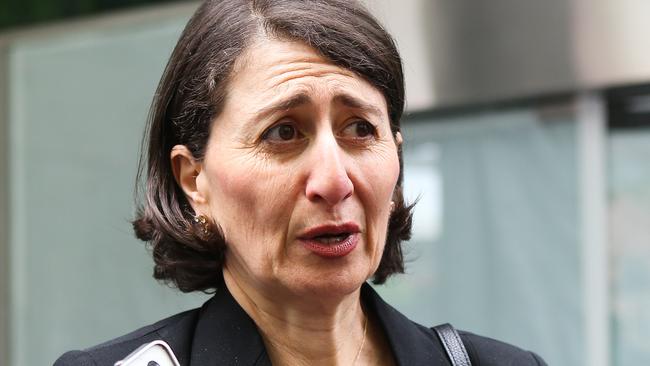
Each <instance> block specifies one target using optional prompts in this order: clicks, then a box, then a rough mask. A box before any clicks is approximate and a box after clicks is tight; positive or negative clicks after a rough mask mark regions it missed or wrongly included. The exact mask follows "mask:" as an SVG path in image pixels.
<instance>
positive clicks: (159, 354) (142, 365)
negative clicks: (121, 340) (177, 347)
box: [115, 340, 180, 366]
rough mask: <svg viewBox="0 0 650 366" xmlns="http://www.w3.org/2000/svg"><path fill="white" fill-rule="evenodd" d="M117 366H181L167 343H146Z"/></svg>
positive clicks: (116, 365)
mask: <svg viewBox="0 0 650 366" xmlns="http://www.w3.org/2000/svg"><path fill="white" fill-rule="evenodd" d="M115 366H180V364H179V363H178V360H177V359H176V356H175V355H174V352H172V349H171V348H170V347H169V345H168V344H167V343H165V341H161V340H157V341H153V342H150V343H145V344H143V345H142V346H140V347H138V348H137V349H136V350H135V351H133V352H131V354H129V355H128V356H126V358H124V359H123V360H121V361H117V362H116V363H115Z"/></svg>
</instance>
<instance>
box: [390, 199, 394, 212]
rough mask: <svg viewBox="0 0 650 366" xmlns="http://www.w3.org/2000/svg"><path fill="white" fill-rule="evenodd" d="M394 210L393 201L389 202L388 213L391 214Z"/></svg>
mask: <svg viewBox="0 0 650 366" xmlns="http://www.w3.org/2000/svg"><path fill="white" fill-rule="evenodd" d="M394 209H395V201H390V212H393V210H394Z"/></svg>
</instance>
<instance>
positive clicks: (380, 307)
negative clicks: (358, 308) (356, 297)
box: [361, 283, 451, 366]
mask: <svg viewBox="0 0 650 366" xmlns="http://www.w3.org/2000/svg"><path fill="white" fill-rule="evenodd" d="M361 300H362V301H363V304H364V306H365V307H366V310H368V311H370V312H372V313H374V314H375V315H376V316H377V318H378V319H379V323H380V325H381V326H382V328H383V330H384V334H386V338H387V339H388V343H389V344H390V347H391V349H392V351H393V356H394V357H395V361H396V362H397V365H398V366H424V365H426V366H451V365H450V364H449V361H448V360H447V356H446V353H445V351H444V349H443V348H442V345H441V344H440V342H439V341H438V338H437V336H436V335H435V334H434V333H433V331H432V330H431V329H430V328H426V327H423V326H421V325H419V324H417V323H414V322H412V321H411V320H410V319H408V318H407V317H406V316H404V315H403V314H402V313H400V312H399V311H397V310H395V308H393V307H392V306H390V305H388V304H387V303H386V302H385V301H384V300H383V299H382V298H381V297H380V296H379V295H378V294H377V292H375V290H374V289H373V288H372V287H371V286H370V285H369V284H367V283H365V284H363V286H362V287H361Z"/></svg>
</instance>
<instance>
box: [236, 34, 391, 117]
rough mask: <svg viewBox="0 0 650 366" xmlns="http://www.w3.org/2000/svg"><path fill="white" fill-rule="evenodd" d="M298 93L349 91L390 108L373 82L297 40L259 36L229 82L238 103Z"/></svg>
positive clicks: (239, 62) (357, 96) (370, 102)
mask: <svg viewBox="0 0 650 366" xmlns="http://www.w3.org/2000/svg"><path fill="white" fill-rule="evenodd" d="M296 93H301V94H307V95H310V94H311V95H321V94H323V93H325V94H331V96H332V97H334V96H340V95H341V94H349V96H351V97H354V98H355V99H359V100H363V101H365V102H366V103H368V104H374V105H376V106H377V107H378V108H380V109H381V110H383V111H386V102H385V99H384V97H383V94H382V93H381V92H380V91H379V90H377V89H376V88H375V87H374V86H372V85H371V84H370V83H369V82H367V81H366V80H365V79H363V78H362V77H360V76H358V75H357V74H355V73H354V72H352V71H351V70H348V69H345V68H343V67H340V66H338V65H336V64H334V63H332V62H331V61H330V60H328V59H327V58H325V57H323V56H322V55H320V54H319V53H318V52H317V51H316V50H314V49H313V48H311V47H309V46H308V45H306V44H304V43H301V42H297V41H284V40H275V39H268V38H261V39H258V40H257V41H256V42H254V43H253V44H252V45H251V46H249V47H247V49H246V51H245V52H244V53H243V54H242V55H241V56H240V57H239V58H238V60H237V62H236V64H235V67H234V69H233V73H232V75H231V79H230V83H229V85H228V95H229V98H228V99H231V100H236V101H237V103H238V104H240V103H242V102H257V103H264V102H268V101H269V99H275V98H278V97H282V96H283V94H296ZM285 96H286V95H285ZM250 97H253V98H255V99H256V100H254V101H249V100H246V99H248V98H250Z"/></svg>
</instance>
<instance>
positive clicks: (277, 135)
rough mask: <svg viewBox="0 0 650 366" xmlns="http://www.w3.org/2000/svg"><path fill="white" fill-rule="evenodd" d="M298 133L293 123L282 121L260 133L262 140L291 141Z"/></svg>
mask: <svg viewBox="0 0 650 366" xmlns="http://www.w3.org/2000/svg"><path fill="white" fill-rule="evenodd" d="M297 135H298V131H296V128H295V127H294V126H293V125H290V124H287V123H283V124H280V125H276V126H273V127H271V128H269V129H268V130H266V132H264V134H263V135H262V139H263V140H271V141H291V140H293V139H294V138H296V136H297Z"/></svg>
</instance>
